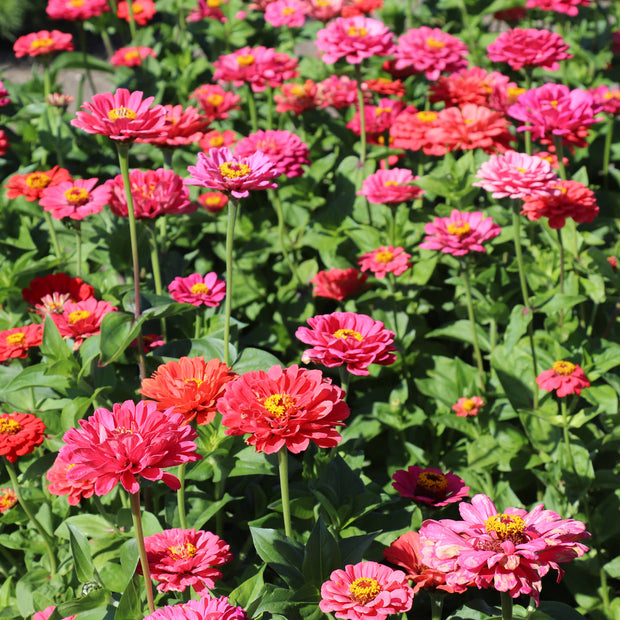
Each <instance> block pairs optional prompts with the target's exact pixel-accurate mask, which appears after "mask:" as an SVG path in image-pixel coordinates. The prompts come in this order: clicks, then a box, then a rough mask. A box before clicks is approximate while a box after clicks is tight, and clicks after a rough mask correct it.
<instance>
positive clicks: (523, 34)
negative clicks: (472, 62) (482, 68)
mask: <svg viewBox="0 0 620 620" xmlns="http://www.w3.org/2000/svg"><path fill="white" fill-rule="evenodd" d="M567 50H568V43H566V42H565V41H564V39H563V38H562V37H561V36H560V35H559V34H558V33H557V32H551V31H550V30H544V29H540V30H539V29H537V28H513V29H512V30H509V31H508V32H502V34H500V35H499V37H497V39H495V41H494V42H493V43H491V45H489V46H488V47H487V55H488V57H489V59H490V60H491V61H493V62H505V63H508V65H510V68H511V69H514V70H515V71H516V70H518V69H522V68H523V67H542V68H543V69H546V70H547V71H557V70H558V69H559V68H560V65H559V64H558V63H559V62H560V61H562V60H567V59H569V58H572V57H573V55H572V54H568V53H567Z"/></svg>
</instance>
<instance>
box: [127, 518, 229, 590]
mask: <svg viewBox="0 0 620 620" xmlns="http://www.w3.org/2000/svg"><path fill="white" fill-rule="evenodd" d="M144 545H145V547H146V554H147V557H148V561H149V568H150V570H151V577H152V578H153V579H154V580H155V581H158V582H159V583H158V584H157V589H158V590H159V591H160V592H170V591H176V592H183V591H184V590H185V589H186V588H187V587H188V586H189V587H192V588H193V589H194V591H195V592H196V593H197V594H200V595H201V596H208V595H209V590H212V589H213V588H214V587H215V582H216V581H217V580H218V579H221V578H222V573H221V571H219V570H218V569H217V568H215V567H216V566H221V565H222V564H226V562H230V561H231V560H232V557H233V556H232V553H231V552H230V547H229V546H228V544H227V543H226V542H224V541H223V540H222V539H221V538H220V537H219V536H216V535H215V534H213V533H211V532H205V531H202V530H198V531H196V530H195V529H191V530H183V529H177V528H174V529H169V530H164V531H163V532H160V533H158V534H152V535H151V536H145V537H144ZM138 573H140V574H142V570H141V567H140V566H138Z"/></svg>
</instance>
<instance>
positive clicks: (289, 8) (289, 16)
mask: <svg viewBox="0 0 620 620" xmlns="http://www.w3.org/2000/svg"><path fill="white" fill-rule="evenodd" d="M307 12H308V5H307V4H305V3H304V2H301V1H300V0H276V2H271V3H270V4H269V5H268V6H267V8H266V9H265V21H266V22H268V23H269V24H271V25H272V26H274V27H276V28H277V27H278V26H288V27H289V28H301V27H302V26H303V25H304V22H305V21H306V13H307Z"/></svg>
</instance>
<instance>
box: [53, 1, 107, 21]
mask: <svg viewBox="0 0 620 620" xmlns="http://www.w3.org/2000/svg"><path fill="white" fill-rule="evenodd" d="M109 10H110V6H109V4H108V0H77V1H76V0H48V2H47V8H46V9H45V12H46V13H47V14H48V15H49V16H50V18H51V19H66V20H68V21H76V20H80V21H84V20H87V19H91V17H99V15H101V14H102V13H103V12H104V11H109Z"/></svg>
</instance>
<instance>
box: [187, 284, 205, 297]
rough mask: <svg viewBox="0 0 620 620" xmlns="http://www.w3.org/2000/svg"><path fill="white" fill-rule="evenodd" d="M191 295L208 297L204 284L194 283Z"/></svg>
mask: <svg viewBox="0 0 620 620" xmlns="http://www.w3.org/2000/svg"><path fill="white" fill-rule="evenodd" d="M190 291H191V292H192V294H193V295H208V294H209V292H210V291H209V287H208V286H207V285H206V284H205V283H204V282H196V284H193V285H192V288H191V289H190Z"/></svg>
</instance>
